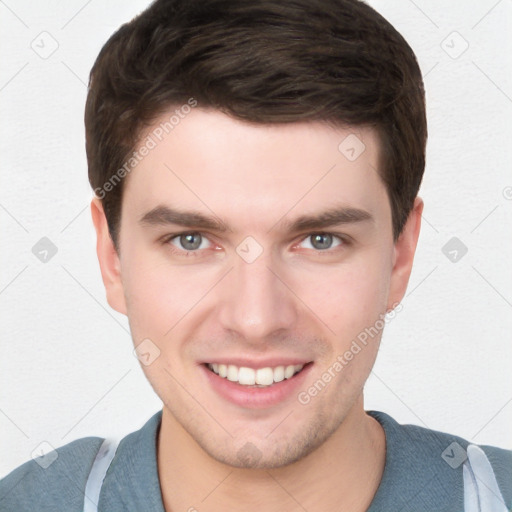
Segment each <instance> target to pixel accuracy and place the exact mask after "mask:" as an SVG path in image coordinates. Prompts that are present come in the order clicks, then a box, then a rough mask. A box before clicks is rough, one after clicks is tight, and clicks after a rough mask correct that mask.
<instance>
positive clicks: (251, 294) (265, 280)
mask: <svg viewBox="0 0 512 512" xmlns="http://www.w3.org/2000/svg"><path fill="white" fill-rule="evenodd" d="M219 299H220V300H221V305H220V313H219V315H220V316H219V318H220V322H221V325H222V327H223V328H224V329H226V330H229V331H231V332H233V333H235V334H236V335H237V336H240V337H241V338H243V339H244V340H245V341H246V342H247V343H254V344H259V345H261V344H262V342H263V341H265V340H268V339H269V338H271V337H272V336H276V335H277V334H278V333H279V331H283V332H284V331H286V330H290V329H292V328H293V326H294V325H295V323H296V321H297V303H296V300H297V299H296V297H295V296H294V294H293V292H292V291H291V290H290V288H289V285H288V283H287V282H286V272H285V269H284V268H283V266H282V265H277V264H275V263H274V262H273V261H272V255H271V254H269V253H267V252H265V251H264V252H263V254H261V255H260V256H259V257H258V258H257V259H256V260H255V261H253V262H251V263H248V262H247V261H245V260H244V259H243V258H242V257H239V256H238V255H235V258H234V266H233V269H232V270H231V272H229V275H228V276H226V279H225V280H224V283H223V292H222V297H219ZM279 334H282V332H281V333H279Z"/></svg>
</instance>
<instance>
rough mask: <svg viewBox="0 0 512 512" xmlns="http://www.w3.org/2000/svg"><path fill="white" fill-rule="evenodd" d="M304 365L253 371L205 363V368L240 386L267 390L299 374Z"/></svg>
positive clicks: (269, 367) (246, 368)
mask: <svg viewBox="0 0 512 512" xmlns="http://www.w3.org/2000/svg"><path fill="white" fill-rule="evenodd" d="M306 364H310V363H306ZM306 364H290V365H287V366H284V365H280V366H275V367H271V366H266V367H265V368H257V369H254V368H249V367H247V366H236V365H234V364H219V363H206V367H207V368H208V369H209V370H210V371H212V372H213V373H215V374H216V375H218V376H219V377H221V378H223V379H227V380H229V381H231V382H236V383H238V384H240V385H242V386H247V387H255V388H267V387H269V386H272V385H273V384H276V383H278V382H282V381H283V380H285V379H286V380H287V379H291V378H292V377H294V376H295V375H297V374H298V373H300V372H301V371H302V370H303V368H304V367H305V366H306Z"/></svg>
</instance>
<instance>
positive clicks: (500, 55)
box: [0, 0, 512, 476]
mask: <svg viewBox="0 0 512 512" xmlns="http://www.w3.org/2000/svg"><path fill="white" fill-rule="evenodd" d="M370 4H371V5H373V6H374V7H375V8H376V9H377V10H378V11H379V12H381V13H382V14H383V15H384V16H385V17H386V18H387V19H389V21H391V23H393V24H394V25H395V26H396V27H397V29H398V30H399V31H400V32H401V33H402V34H403V35H404V36H405V38H406V39H407V40H408V41H409V43H410V44H411V46H412V47H413V49H414V50H415V52H416V53H417V56H418V59H419V61H420V65H421V68H422V71H423V73H424V77H425V86H426V90H427V103H428V119H429V132H430V137H429V143H428V155H427V169H426V175H425V179H424V182H423V186H422V189H421V193H420V195H421V196H422V197H423V199H424V200H425V211H424V218H423V228H422V233H421V236H420V241H419V246H418V251H417V256H416V263H415V268H414V270H413V273H412V276H411V280H410V285H409V289H408V292H407V296H406V297H405V299H404V301H403V310H402V312H401V313H399V315H397V317H396V318H395V319H394V320H393V321H392V322H391V323H390V325H389V326H388V327H387V328H386V330H385V332H384V337H383V342H382V346H381V350H380V354H379V357H378V360H377V364H376V366H375V369H374V372H373V374H372V375H371V377H370V379H369V381H368V384H367V387H366V408H367V409H377V410H384V411H386V412H388V413H389V414H391V415H392V416H394V417H395V418H396V419H397V420H398V421H400V422H402V423H414V424H417V425H422V426H427V427H429V428H433V429H437V430H442V431H447V432H452V433H455V434H458V435H460V436H462V437H465V438H467V439H469V440H471V441H473V442H475V443H479V444H493V445H497V446H502V447H505V448H509V449H510V448H512V434H511V433H512V428H511V426H512V421H511V420H512V389H511V378H510V375H511V371H510V368H511V363H512V343H510V342H511V339H510V338H511V336H510V333H511V331H512V329H511V327H512V315H511V308H512V290H511V282H512V270H511V264H510V262H511V260H512V237H511V229H510V228H511V225H512V200H511V199H512V175H511V172H510V165H511V164H510V163H511V156H512V155H511V153H512V144H511V140H512V129H511V123H510V119H511V114H512V99H511V98H512V73H511V71H512V63H511V57H510V56H511V55H512V41H511V38H510V33H511V29H512V26H511V25H512V23H511V20H512V0H501V1H496V0H479V1H467V0H457V1H453V0H452V1H450V2H445V1H441V0H416V1H415V2H413V1H411V0H395V1H389V0H373V1H371V2H370ZM147 5H148V2H147V1H146V0H139V1H135V0H131V1H129V2H127V1H121V0H115V1H114V0H110V1H109V2H102V1H99V0H89V1H88V2H84V1H83V0H74V1H68V2H62V1H56V0H54V1H46V2H35V1H21V0H18V1H14V0H5V1H0V34H1V36H0V38H1V41H0V42H1V46H0V59H1V63H2V64H1V69H0V109H1V112H0V115H1V124H0V130H1V133H0V165H1V167H2V172H1V180H2V181H1V184H0V223H1V229H2V231H1V237H2V238H1V240H2V246H1V247H2V250H1V251H0V269H1V275H0V308H1V318H0V332H1V337H2V338H1V340H2V346H1V347H2V357H1V360H0V386H1V387H0V390H1V391H0V432H1V436H0V443H1V456H0V476H3V475H5V474H6V473H7V472H9V471H10V470H11V469H13V468H14V467H15V466H17V465H19V464H21V463H22V462H24V461H26V460H28V459H29V458H30V456H31V453H33V451H34V450H35V449H36V448H37V447H38V446H39V445H40V443H41V442H47V443H50V445H52V446H54V447H58V446H61V445H63V444H65V443H68V442H70V441H72V440H73V439H76V438H79V437H84V436H88V435H100V436H102V437H105V436H107V435H118V436H121V435H123V434H126V433H128V432H130V431H132V430H135V429H137V428H139V427H140V426H141V425H142V424H143V423H144V422H145V421H146V420H147V419H148V418H149V417H150V415H151V414H153V413H154V412H156V411H157V410H158V409H159V408H160V406H161V403H160V401H159V399H158V398H157V397H156V395H155V394H154V393H153V391H152V389H151V388H150V386H149V384H148V383H147V382H146V379H145V377H144V375H143V373H142V370H141V369H140V367H139V362H138V361H137V359H135V357H134V356H133V354H132V349H133V347H132V342H131V339H130V336H129V333H128V324H127V321H126V319H125V318H124V317H123V316H121V315H119V314H117V313H116V312H114V311H112V310H110V308H109V306H108V305H107V303H106V301H105V293H104V289H103V285H102V282H101V278H100V273H99V268H98V264H97V260H96V255H95V238H94V233H93V228H92V223H91V220H90V213H89V209H88V204H89V201H90V198H91V197H92V193H91V191H90V188H89V185H88V181H87V169H86V159H85V150H84V128H83V108H84V102H85V96H86V91H87V88H86V84H87V80H88V73H89V70H90V68H91V66H92V64H93V62H94V59H95V58H96V56H97V54H98V52H99V50H100V48H101V47H102V45H103V44H104V43H105V42H106V40H107V39H108V37H109V36H110V35H111V34H112V33H113V32H114V31H115V30H116V29H117V28H118V27H119V26H120V24H121V23H123V22H125V21H128V20H129V19H130V18H131V17H132V16H134V15H135V14H137V13H138V12H139V11H140V10H142V9H143V8H144V7H146V6H147ZM454 31H455V32H457V33H458V34H453V32H454ZM42 32H46V34H43V35H40V34H41V33H42ZM48 34H50V35H48ZM52 38H53V39H54V40H55V42H53V41H52ZM443 41H444V42H443ZM56 44H58V48H57V49H56V51H55V52H54V53H53V54H52V55H50V56H48V55H46V54H44V52H49V51H50V50H52V49H53V47H52V45H54V46H55V45H56ZM466 44H469V47H468V48H467V50H466V51H464V53H461V52H462V51H463V50H464V49H465V46H466ZM31 45H32V47H31ZM33 48H34V49H33ZM35 50H37V51H35ZM37 52H39V54H43V55H42V56H43V57H47V58H42V57H41V56H40V55H39V54H38V53H37ZM42 237H48V238H49V239H50V240H51V241H52V242H53V243H54V244H55V246H56V247H57V248H58V252H57V254H56V255H55V256H54V257H52V258H51V259H49V261H47V262H46V263H43V262H41V261H40V260H39V259H38V258H36V256H35V255H34V254H33V253H32V247H33V246H34V245H35V244H36V243H37V242H38V241H39V240H40V239H41V238H42ZM452 237H457V238H458V239H459V240H460V241H461V242H462V243H464V245H465V246H467V248H468V252H467V254H465V255H464V256H463V257H460V254H461V253H460V251H459V253H458V256H457V258H458V261H455V262H453V261H450V259H449V258H448V257H447V256H445V254H444V253H443V252H442V247H443V246H444V245H445V244H446V243H447V242H448V241H449V240H450V239H451V238H452ZM451 257H453V253H452V256H451ZM45 446H46V445H45Z"/></svg>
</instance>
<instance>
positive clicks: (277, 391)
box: [200, 363, 313, 409]
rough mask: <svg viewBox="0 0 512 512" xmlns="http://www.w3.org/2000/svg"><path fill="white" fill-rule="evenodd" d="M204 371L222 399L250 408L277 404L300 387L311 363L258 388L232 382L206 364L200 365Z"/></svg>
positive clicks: (262, 407) (261, 407)
mask: <svg viewBox="0 0 512 512" xmlns="http://www.w3.org/2000/svg"><path fill="white" fill-rule="evenodd" d="M200 366H201V368H202V371H203V372H204V373H205V375H206V378H207V379H208V382H209V384H210V386H211V387H212V388H213V389H214V390H215V391H216V392H217V393H218V394H219V395H220V396H221V397H223V398H224V399H226V400H228V401H230V402H232V403H234V404H236V405H239V406H240V407H246V408H251V409H264V408H267V407H272V406H273V405H277V404H279V403H281V402H283V401H284V400H286V399H288V398H289V397H290V396H292V395H294V393H295V392H296V391H297V390H298V389H300V387H301V385H303V383H304V380H305V378H306V376H307V374H308V373H309V371H310V369H311V367H312V366H313V363H308V364H307V365H306V366H304V368H303V369H302V370H301V371H300V372H299V373H297V374H295V375H294V376H293V377H291V378H290V379H285V380H283V381H281V382H276V383H274V384H272V385H271V386H268V387H264V388H258V387H249V386H243V385H242V384H238V382H232V381H230V380H228V379H225V378H223V377H219V376H218V375H217V374H216V373H214V372H212V371H211V370H209V369H208V368H207V367H206V365H204V364H202V365H200Z"/></svg>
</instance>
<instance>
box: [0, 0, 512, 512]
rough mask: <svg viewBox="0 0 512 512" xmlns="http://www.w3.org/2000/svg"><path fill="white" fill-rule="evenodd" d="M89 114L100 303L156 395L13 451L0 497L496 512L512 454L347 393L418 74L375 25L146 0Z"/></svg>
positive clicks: (377, 274)
mask: <svg viewBox="0 0 512 512" xmlns="http://www.w3.org/2000/svg"><path fill="white" fill-rule="evenodd" d="M85 122H86V135H87V157H88V164H89V178H90V182H91V185H92V188H93V189H94V191H95V194H96V197H95V198H94V199H93V201H92V203H91V211H92V217H93V222H94V226H95V228H96V232H97V252H98V259H99V263H100V267H101V273H102V277H103V282H104V284H105V288H106V293H107V299H108V302H109V304H110V305H111V306H112V307H113V308H114V309H115V310H117V311H119V312H121V313H124V314H126V315H127V316H128V319H129V322H130V328H131V332H132V337H133V340H134V345H135V348H136V350H137V353H138V354H139V357H140V360H141V363H142V368H143V370H144V372H145V374H146V376H147V378H148V380H149V382H150V383H151V385H152V387H153V388H154V390H155V392H156V393H157V395H158V396H159V397H160V398H161V400H162V402H163V404H164V406H163V410H162V411H161V412H159V413H157V414H155V415H154V416H153V417H152V418H151V419H150V420H149V421H148V422H147V423H146V425H145V426H144V427H143V428H142V429H141V430H140V431H138V432H135V433H133V434H130V435H129V436H127V437H126V438H124V439H123V440H121V442H120V443H117V442H111V441H110V440H105V441H104V440H103V439H100V438H92V437H91V438H84V439H79V440H77V441H74V442H72V443H70V444H68V445H65V446H63V447H61V448H59V449H58V454H59V457H58V459H57V460H56V461H55V462H54V463H53V464H52V465H51V466H49V467H48V468H47V469H42V468H41V467H40V466H39V465H37V464H35V463H34V461H30V462H28V463H26V464H24V465H22V466H20V467H19V468H17V469H16V470H15V471H13V472H12V473H11V474H10V475H8V476H7V477H6V478H5V479H3V480H2V482H1V484H0V505H1V507H2V510H29V509H34V508H35V509H37V510H82V509H84V510H95V509H98V510H104V511H117V510H145V511H163V510H165V511H179V510H184V511H186V510H188V511H194V510H198V511H217V510H240V509H242V508H243V509H244V510H249V511H252V510H254V511H256V510H258V511H260V510H265V511H270V512H272V511H274V510H283V509H284V510H308V511H313V510H320V511H334V510H350V511H356V512H357V511H366V510H369V511H371V512H376V511H399V510H403V511H405V510H410V511H434V510H435V511H458V510H460V511H462V510H466V511H477V510H480V511H491V510H492V511H505V510H510V508H511V507H512V452H510V451H507V450H503V449H499V448H495V447H491V446H482V447H479V446H476V445H472V444H470V443H469V442H468V441H466V440H464V439H462V438H460V437H457V436H454V435H450V434H445V433H440V432H435V431H432V430H428V429H424V428H420V427H414V426H402V425H399V424H398V423H397V422H396V421H394V420H393V419H392V418H391V417H390V416H388V415H386V414H385V413H382V412H377V411H365V410H364V404H363V387H364V384H365V382H366V379H367V378H368V376H369V373H370V371H371V369H372V366H373V364H374V361H375V358H376V355H377V351H378V346H379V342H380V337H381V334H382V329H383V326H384V325H385V323H386V319H387V318H389V317H390V316H392V315H393V314H395V312H396V311H397V310H398V309H399V308H400V301H401V299H402V298H403V296H404V293H405V290H406V287H407V283H408V279H409V275H410V272H411V268H412V263H413V257H414V252H415V248H416V243H417V240H418V235H419V230H420V220H421V213H422V209H423V202H422V200H421V199H420V198H419V197H417V192H418V189H419V186H420V183H421V179H422V175H423V170H424V165H425V143H426V136H427V129H426V120H425V104H424V91H423V84H422V79H421V73H420V70H419V68H418V65H417V62H416V59H415V57H414V54H413V52H412V50H411V49H410V47H409V46H408V45H407V43H406V42H405V41H404V39H403V38H402V37H401V36H400V35H399V34H398V33H397V32H396V31H395V30H394V29H393V27H392V26H391V25H390V24H389V23H388V22H386V21H385V20H384V19H383V18H382V17H381V16H380V15H378V14H377V13H376V12H375V11H374V10H373V9H371V8H370V7H369V6H367V5H366V4H364V3H362V2H360V1H358V0H321V1H317V2H310V1H308V0H293V1H292V0H286V1H280V2H277V1H264V0H263V1H258V2H249V1H238V2H233V1H232V2H228V1H220V0H201V1H199V0H188V1H185V0H167V1H163V0H157V1H156V2H155V3H153V4H152V5H151V6H150V7H149V8H148V9H147V10H146V11H144V12H143V13H142V14H141V15H140V16H138V17H137V18H135V19H134V20H133V21H132V22H130V23H128V24H126V25H123V26H122V27H121V28H120V29H119V31H118V32H116V33H115V34H114V35H113V36H112V37H111V39H110V40H109V41H108V42H107V44H106V45H105V46H104V48H103V49H102V51H101V52H100V55H99V56H98V59H97V61H96V63H95V65H94V67H93V70H92V72H91V80H90V89H89V94H88V100H87V105H86V113H85ZM368 333H371V334H368ZM365 334H366V336H365Z"/></svg>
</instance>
